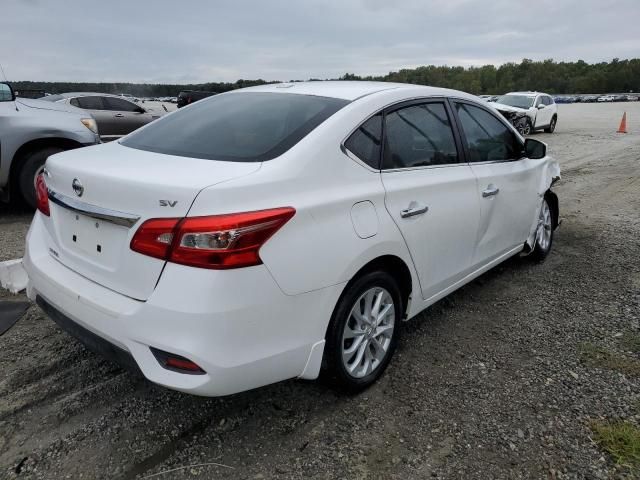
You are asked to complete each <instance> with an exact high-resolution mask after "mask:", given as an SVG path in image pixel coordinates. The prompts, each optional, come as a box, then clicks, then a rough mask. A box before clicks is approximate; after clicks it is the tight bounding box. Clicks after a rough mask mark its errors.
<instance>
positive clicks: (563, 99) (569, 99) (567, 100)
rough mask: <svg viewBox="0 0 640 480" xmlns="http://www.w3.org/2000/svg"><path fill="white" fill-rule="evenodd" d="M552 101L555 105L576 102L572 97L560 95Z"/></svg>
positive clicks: (575, 98)
mask: <svg viewBox="0 0 640 480" xmlns="http://www.w3.org/2000/svg"><path fill="white" fill-rule="evenodd" d="M553 101H554V102H555V103H575V102H576V101H578V100H577V97H572V96H570V95H560V96H557V97H553Z"/></svg>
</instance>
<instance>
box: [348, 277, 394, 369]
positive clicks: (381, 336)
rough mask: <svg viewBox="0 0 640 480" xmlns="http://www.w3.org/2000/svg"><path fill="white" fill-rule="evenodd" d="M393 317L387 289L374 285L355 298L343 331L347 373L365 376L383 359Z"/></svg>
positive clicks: (392, 326)
mask: <svg viewBox="0 0 640 480" xmlns="http://www.w3.org/2000/svg"><path fill="white" fill-rule="evenodd" d="M395 317H396V314H395V305H394V302H393V297H392V296H391V294H390V293H389V292H388V291H387V290H386V289H384V288H381V287H373V288H370V289H368V290H367V291H365V292H364V293H363V294H362V295H361V296H360V298H358V300H357V301H356V302H355V304H354V305H353V307H352V308H351V312H350V313H349V318H348V319H347V321H346V323H345V326H344V331H343V334H342V363H343V366H344V368H345V370H346V371H347V373H348V374H349V375H350V376H352V377H355V378H363V377H366V376H367V375H370V374H371V373H372V372H374V371H375V370H376V369H377V368H378V367H379V366H380V364H381V363H382V362H383V361H384V359H385V357H386V356H387V353H388V352H389V347H390V345H391V340H392V338H393V330H394V328H395Z"/></svg>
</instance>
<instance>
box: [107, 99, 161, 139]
mask: <svg viewBox="0 0 640 480" xmlns="http://www.w3.org/2000/svg"><path fill="white" fill-rule="evenodd" d="M104 100H105V103H106V106H107V109H108V110H109V111H110V113H111V114H112V115H113V118H114V121H115V126H116V131H117V135H128V134H129V133H131V132H133V131H134V130H136V129H138V128H140V127H142V126H143V125H146V124H147V123H149V121H150V116H149V114H148V113H145V112H144V111H143V109H142V108H141V107H139V106H138V105H136V104H135V103H132V102H130V101H128V100H125V99H124V98H118V97H104Z"/></svg>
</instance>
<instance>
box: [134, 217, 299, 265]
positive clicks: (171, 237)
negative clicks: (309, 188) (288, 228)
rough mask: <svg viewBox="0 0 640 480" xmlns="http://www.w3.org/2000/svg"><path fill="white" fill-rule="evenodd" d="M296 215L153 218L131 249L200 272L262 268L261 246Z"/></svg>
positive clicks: (143, 228)
mask: <svg viewBox="0 0 640 480" xmlns="http://www.w3.org/2000/svg"><path fill="white" fill-rule="evenodd" d="M295 213H296V211H295V209H293V208H291V207H284V208H274V209H271V210H259V211H255V212H244V213H234V214H229V215H213V216H210V217H187V218H182V219H178V218H154V219H151V220H147V221H146V222H144V223H143V224H142V225H141V226H140V228H139V229H138V231H137V232H136V234H135V235H134V236H133V239H132V240H131V249H132V250H133V251H135V252H138V253H142V254H144V255H149V256H151V257H155V258H160V259H163V260H167V261H169V262H173V263H179V264H182V265H189V266H192V267H199V268H210V269H219V270H220V269H229V268H240V267H248V266H251V265H260V264H261V263H262V260H261V259H260V256H259V251H260V248H261V247H262V245H264V244H265V242H266V241H267V240H268V239H269V238H271V236H272V235H273V234H274V233H276V232H277V231H278V230H279V229H280V228H281V227H282V226H283V225H284V224H285V223H287V222H288V221H289V220H290V219H291V217H293V215H294V214H295Z"/></svg>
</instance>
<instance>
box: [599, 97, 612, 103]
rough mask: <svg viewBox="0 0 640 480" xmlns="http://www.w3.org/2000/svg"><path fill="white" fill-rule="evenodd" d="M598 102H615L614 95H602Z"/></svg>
mask: <svg viewBox="0 0 640 480" xmlns="http://www.w3.org/2000/svg"><path fill="white" fill-rule="evenodd" d="M597 101H598V102H613V95H602V96H600V97H598V100H597Z"/></svg>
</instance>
